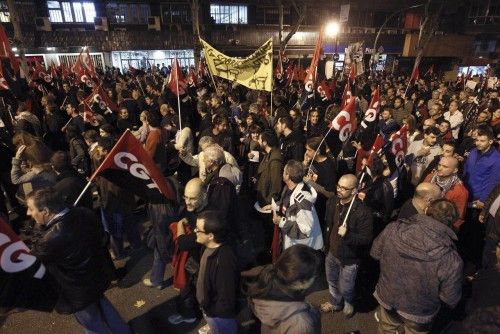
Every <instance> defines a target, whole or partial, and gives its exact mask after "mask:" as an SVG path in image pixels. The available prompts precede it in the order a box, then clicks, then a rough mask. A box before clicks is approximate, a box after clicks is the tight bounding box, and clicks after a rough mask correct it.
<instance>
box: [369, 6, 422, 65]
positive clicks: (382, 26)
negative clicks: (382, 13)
mask: <svg viewBox="0 0 500 334" xmlns="http://www.w3.org/2000/svg"><path fill="white" fill-rule="evenodd" d="M423 6H425V4H420V5H414V6H410V7H406V8H403V9H400V10H397V11H395V12H394V13H392V14H391V15H389V17H387V18H386V19H385V21H384V23H382V25H381V26H380V28H379V29H378V31H377V36H375V42H374V43H373V51H372V56H371V57H370V69H371V70H373V66H374V64H375V54H376V52H377V42H378V38H379V37H380V32H381V31H382V29H384V28H385V25H386V24H387V22H389V21H390V20H391V19H392V18H394V16H396V15H398V14H400V13H402V12H404V11H407V10H409V9H415V8H419V7H423Z"/></svg>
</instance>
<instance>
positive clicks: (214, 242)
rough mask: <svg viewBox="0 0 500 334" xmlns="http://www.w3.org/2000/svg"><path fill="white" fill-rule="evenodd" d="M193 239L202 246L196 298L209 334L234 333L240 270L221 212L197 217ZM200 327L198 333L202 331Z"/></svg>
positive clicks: (205, 213) (207, 213)
mask: <svg viewBox="0 0 500 334" xmlns="http://www.w3.org/2000/svg"><path fill="white" fill-rule="evenodd" d="M194 232H195V233H196V242H197V243H199V244H201V245H202V246H204V248H205V249H204V251H203V255H202V256H201V260H200V270H199V273H198V279H197V281H196V299H197V300H198V303H199V304H200V308H201V310H202V312H203V316H204V317H205V320H206V321H207V325H206V326H205V327H204V328H203V330H205V331H206V329H207V327H208V329H209V332H210V333H211V334H233V333H234V334H236V333H237V332H238V326H237V324H236V321H235V319H234V317H235V315H236V291H237V290H238V286H239V285H238V281H239V270H238V263H237V259H236V256H235V254H234V251H233V249H232V248H231V246H230V245H229V244H228V243H227V242H228V240H229V238H230V236H231V233H230V228H229V227H228V224H227V223H226V220H225V219H224V214H223V213H221V212H219V211H211V210H208V211H205V212H203V213H201V214H199V215H198V219H197V220H196V228H195V229H194ZM203 330H200V332H203Z"/></svg>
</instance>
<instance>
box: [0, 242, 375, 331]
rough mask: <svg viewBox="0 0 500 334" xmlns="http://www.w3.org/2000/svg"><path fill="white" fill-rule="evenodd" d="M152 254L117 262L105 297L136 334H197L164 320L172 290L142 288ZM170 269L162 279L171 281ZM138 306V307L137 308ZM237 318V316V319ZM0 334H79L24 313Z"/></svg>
mask: <svg viewBox="0 0 500 334" xmlns="http://www.w3.org/2000/svg"><path fill="white" fill-rule="evenodd" d="M152 258H153V257H152V253H151V252H149V251H148V250H143V251H140V252H137V253H135V254H134V255H133V256H132V257H130V258H128V259H126V260H124V261H119V262H117V265H120V266H125V267H126V270H127V274H126V276H125V277H124V278H123V279H122V280H121V281H120V282H119V283H117V284H115V285H114V286H113V287H112V288H111V289H109V290H108V291H107V292H106V296H107V297H108V298H109V300H110V301H111V302H112V303H113V305H115V307H116V308H117V309H118V311H119V313H120V314H121V315H122V316H123V318H124V319H125V320H126V321H127V322H128V323H129V325H130V326H131V328H132V330H133V331H134V333H137V334H139V333H140V334H156V333H158V334H160V333H161V334H166V333H198V331H197V329H198V328H199V327H201V326H203V325H204V324H205V323H204V321H203V320H202V321H200V322H199V323H198V324H194V325H189V326H187V325H179V326H173V325H170V324H169V323H168V321H167V318H168V316H169V315H170V314H173V313H175V303H174V298H175V296H176V295H177V293H178V292H177V291H176V290H175V289H174V288H173V287H172V286H169V287H166V288H164V289H163V290H158V289H156V288H148V287H145V286H144V285H143V284H142V279H143V278H144V277H148V273H149V271H150V267H151V263H152ZM170 269H171V268H169V269H168V272H167V273H166V275H165V277H166V278H167V279H168V278H169V277H171V272H170ZM325 284H326V283H325V282H324V281H323V282H321V281H320V282H318V284H316V287H315V288H316V290H317V291H315V292H313V293H311V294H310V295H309V296H308V298H307V299H308V300H309V301H310V302H311V303H313V304H315V305H319V304H320V303H321V302H323V301H326V300H327V298H328V290H327V289H325ZM141 304H142V305H141ZM240 316H241V315H240ZM321 320H322V333H339V334H343V333H350V332H352V331H356V330H357V331H359V333H362V334H375V333H376V331H375V324H376V323H375V320H374V317H373V311H372V310H362V311H360V312H358V313H356V314H355V315H354V316H353V317H352V318H351V319H349V320H346V319H345V317H344V316H343V314H342V313H337V314H335V315H332V314H323V315H322V319H321ZM0 332H1V333H2V334H20V333H22V334H39V333H45V334H52V333H53V334H56V333H57V334H62V333H64V334H73V333H83V330H82V328H81V327H80V326H79V325H78V323H77V322H76V320H75V319H74V317H73V316H69V315H60V314H57V313H55V312H53V313H42V312H35V311H26V312H19V313H14V314H11V315H9V316H8V317H7V319H5V321H4V322H3V324H2V325H1V327H0Z"/></svg>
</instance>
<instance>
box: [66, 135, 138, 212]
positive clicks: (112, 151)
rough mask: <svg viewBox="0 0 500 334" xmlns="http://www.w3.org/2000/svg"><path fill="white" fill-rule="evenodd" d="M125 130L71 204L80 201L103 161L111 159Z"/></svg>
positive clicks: (74, 204)
mask: <svg viewBox="0 0 500 334" xmlns="http://www.w3.org/2000/svg"><path fill="white" fill-rule="evenodd" d="M127 132H130V129H126V130H125V132H123V134H122V135H121V137H120V139H118V140H117V141H116V143H115V146H113V148H112V149H111V151H109V152H108V154H107V156H106V158H105V159H104V160H103V161H102V162H101V164H100V165H99V167H97V168H96V170H95V171H94V173H93V174H92V176H91V177H90V179H89V181H88V182H87V184H86V185H85V187H84V188H83V190H82V192H81V193H80V195H79V196H78V198H77V199H76V201H75V203H73V206H76V205H77V204H78V202H80V200H81V199H82V197H83V194H85V192H86V191H87V189H89V187H90V184H91V183H92V182H93V181H94V179H95V178H96V177H97V174H99V172H100V171H99V169H100V168H101V166H102V165H104V164H105V163H107V162H108V160H109V159H111V157H113V156H114V154H113V153H114V150H115V149H116V147H118V144H120V143H121V141H122V140H123V138H124V136H125V134H126V133H127Z"/></svg>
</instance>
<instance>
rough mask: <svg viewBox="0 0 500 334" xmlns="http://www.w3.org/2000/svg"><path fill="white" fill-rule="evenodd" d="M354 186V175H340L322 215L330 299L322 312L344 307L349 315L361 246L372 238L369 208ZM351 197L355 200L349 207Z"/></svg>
mask: <svg viewBox="0 0 500 334" xmlns="http://www.w3.org/2000/svg"><path fill="white" fill-rule="evenodd" d="M357 186H358V179H357V178H356V176H355V175H353V174H346V175H344V176H342V177H341V178H340V179H339V182H338V183H337V196H336V197H332V198H330V199H329V200H328V202H327V203H326V215H325V220H326V226H328V235H329V237H328V238H326V245H325V252H326V254H327V255H326V259H325V268H326V280H327V281H328V287H329V290H330V295H331V301H330V302H327V303H324V304H322V305H321V309H322V311H324V312H326V311H340V310H343V312H344V314H345V315H346V317H348V318H349V317H351V316H352V315H353V314H354V305H353V304H354V297H355V295H354V293H355V286H354V284H355V282H356V275H357V273H358V268H359V263H360V262H361V255H362V253H363V249H364V246H367V245H369V244H370V242H371V240H372V228H373V227H372V214H371V212H370V210H369V209H368V208H367V207H366V206H365V205H364V204H363V202H361V200H359V199H358V198H357V191H356V189H357ZM351 201H354V202H353V203H352V207H351V208H350V209H351V210H349V207H350V203H351ZM348 212H349V214H348ZM346 217H347V218H346ZM342 302H343V304H344V305H343V306H342Z"/></svg>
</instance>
